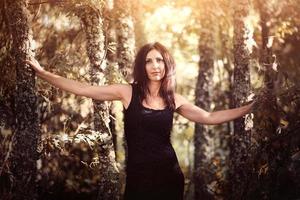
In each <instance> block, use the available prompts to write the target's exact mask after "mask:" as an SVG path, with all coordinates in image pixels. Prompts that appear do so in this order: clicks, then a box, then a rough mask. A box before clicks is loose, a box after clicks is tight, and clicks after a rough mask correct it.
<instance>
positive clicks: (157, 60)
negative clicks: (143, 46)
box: [156, 58, 164, 62]
mask: <svg viewBox="0 0 300 200" xmlns="http://www.w3.org/2000/svg"><path fill="white" fill-rule="evenodd" d="M163 61H164V60H163V59H161V58H157V59H156V62H163Z"/></svg>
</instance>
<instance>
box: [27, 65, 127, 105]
mask: <svg viewBox="0 0 300 200" xmlns="http://www.w3.org/2000/svg"><path fill="white" fill-rule="evenodd" d="M25 62H26V63H28V64H29V65H31V66H32V68H33V69H34V70H35V71H36V75H37V76H38V77H40V78H42V79H43V80H45V81H47V82H49V83H50V84H51V85H54V86H56V87H58V88H60V89H62V90H65V91H68V92H71V93H73V94H76V95H80V96H85V97H90V98H93V99H96V100H102V101H106V100H120V101H122V102H123V104H124V106H125V107H126V104H127V101H129V98H130V97H129V96H130V91H131V87H130V85H126V84H113V85H107V86H93V85H89V84H86V83H81V82H78V81H74V80H71V79H67V78H64V77H62V76H59V75H56V74H53V73H51V72H48V71H46V70H44V69H43V68H42V67H41V66H40V64H39V63H38V61H36V60H35V59H31V60H26V61H25Z"/></svg>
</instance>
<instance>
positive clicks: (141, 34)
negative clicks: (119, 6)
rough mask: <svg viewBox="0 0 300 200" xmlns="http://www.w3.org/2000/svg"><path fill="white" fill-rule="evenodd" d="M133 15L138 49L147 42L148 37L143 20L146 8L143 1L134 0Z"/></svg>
mask: <svg viewBox="0 0 300 200" xmlns="http://www.w3.org/2000/svg"><path fill="white" fill-rule="evenodd" d="M132 2H133V3H132V16H133V23H134V34H135V46H136V49H139V48H141V47H142V46H143V45H145V44H146V43H147V37H146V33H145V27H144V22H143V14H144V13H145V9H144V7H143V5H142V2H141V1H138V0H133V1H132Z"/></svg>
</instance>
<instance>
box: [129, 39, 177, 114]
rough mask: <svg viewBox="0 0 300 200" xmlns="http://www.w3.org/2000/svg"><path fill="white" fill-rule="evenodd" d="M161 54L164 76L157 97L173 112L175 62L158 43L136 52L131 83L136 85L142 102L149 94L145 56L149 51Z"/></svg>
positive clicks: (149, 44)
mask: <svg viewBox="0 0 300 200" xmlns="http://www.w3.org/2000/svg"><path fill="white" fill-rule="evenodd" d="M153 49H155V50H157V51H159V52H160V53H161V55H162V57H163V61H164V64H165V75H164V77H163V78H162V80H161V86H160V89H159V95H160V96H161V97H162V98H163V100H164V102H165V104H166V106H167V108H169V109H171V110H175V98H174V93H175V86H176V83H175V62H174V59H173V57H172V55H171V54H170V53H169V51H168V50H167V48H166V47H165V46H163V45H162V44H160V43H159V42H154V43H148V44H146V45H144V46H142V47H141V48H140V50H139V51H138V53H137V55H136V57H135V61H134V66H133V83H134V84H137V87H138V89H139V94H140V101H141V102H142V101H143V100H144V99H145V98H146V96H147V95H148V94H149V93H150V91H149V88H148V82H149V79H148V76H147V72H146V56H147V54H148V53H149V51H151V50H153Z"/></svg>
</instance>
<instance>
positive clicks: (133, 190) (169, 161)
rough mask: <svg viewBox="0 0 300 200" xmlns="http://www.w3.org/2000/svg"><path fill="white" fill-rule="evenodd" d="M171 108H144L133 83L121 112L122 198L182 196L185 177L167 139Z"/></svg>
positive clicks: (172, 199) (162, 199)
mask: <svg viewBox="0 0 300 200" xmlns="http://www.w3.org/2000/svg"><path fill="white" fill-rule="evenodd" d="M172 123H173V111H172V110H170V109H168V108H166V109H163V110H154V109H150V108H146V107H144V106H143V105H142V103H141V102H140V101H139V92H138V89H137V86H136V84H132V97H131V101H130V104H129V106H128V108H127V109H126V110H125V112H124V128H125V138H126V141H127V147H128V159H127V167H126V172H127V177H126V188H125V195H124V199H125V200H150V199H151V200H182V199H183V190H184V177H183V173H182V171H181V169H180V167H179V164H178V160H177V157H176V154H175V151H174V149H173V147H172V145H171V142H170V133H171V128H172Z"/></svg>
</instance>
